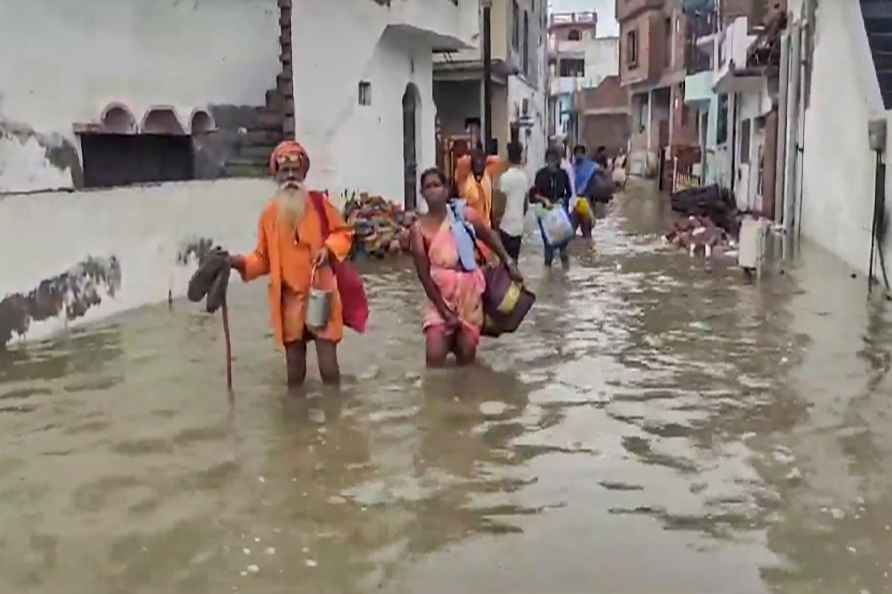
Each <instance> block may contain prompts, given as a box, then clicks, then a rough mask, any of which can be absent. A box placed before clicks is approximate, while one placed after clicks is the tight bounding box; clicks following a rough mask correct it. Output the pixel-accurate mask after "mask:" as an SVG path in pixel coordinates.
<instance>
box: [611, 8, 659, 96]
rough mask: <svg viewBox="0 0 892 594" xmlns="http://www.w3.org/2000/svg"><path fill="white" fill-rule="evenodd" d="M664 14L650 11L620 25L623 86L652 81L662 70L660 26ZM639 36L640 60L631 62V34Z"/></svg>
mask: <svg viewBox="0 0 892 594" xmlns="http://www.w3.org/2000/svg"><path fill="white" fill-rule="evenodd" d="M661 19H662V12H658V11H649V12H644V13H641V14H639V15H638V16H636V17H634V18H632V19H629V20H627V21H624V22H622V23H621V24H620V78H621V81H622V84H623V85H630V84H635V83H641V82H646V81H648V80H651V79H652V78H653V77H654V76H655V75H656V74H657V73H658V72H659V71H660V69H661V68H662V66H663V65H662V64H659V63H658V62H659V60H660V59H661V58H662V55H663V50H662V46H661V43H662V40H663V37H662V34H661V33H660V30H659V29H660V24H659V22H658V21H660V20H661ZM632 31H634V32H636V34H637V36H638V60H637V62H636V63H634V64H632V63H630V62H629V33H630V32H632Z"/></svg>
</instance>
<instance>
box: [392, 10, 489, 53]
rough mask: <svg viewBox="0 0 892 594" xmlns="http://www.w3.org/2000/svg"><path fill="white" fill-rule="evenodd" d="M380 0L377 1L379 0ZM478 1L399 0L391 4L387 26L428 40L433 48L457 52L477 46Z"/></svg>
mask: <svg viewBox="0 0 892 594" xmlns="http://www.w3.org/2000/svg"><path fill="white" fill-rule="evenodd" d="M376 1H378V0H376ZM476 4H477V3H476V2H458V3H456V2H454V1H453V0H408V1H407V0H400V1H399V2H392V3H388V6H387V8H385V10H387V11H388V12H389V15H388V19H387V21H388V26H389V27H390V28H391V29H396V30H399V31H403V32H405V33H407V34H410V35H413V36H420V37H422V38H424V39H426V40H427V41H428V42H430V44H431V45H432V46H433V48H434V51H456V50H461V49H468V48H472V47H475V46H476V42H474V41H473V36H474V34H475V33H477V32H479V15H478V11H477V6H476Z"/></svg>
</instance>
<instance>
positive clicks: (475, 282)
mask: <svg viewBox="0 0 892 594" xmlns="http://www.w3.org/2000/svg"><path fill="white" fill-rule="evenodd" d="M427 256H428V259H429V260H430V264H431V278H432V279H433V281H434V283H435V284H436V285H437V287H438V288H439V289H440V295H442V296H443V301H445V302H446V307H448V308H449V309H450V310H452V311H454V312H455V314H456V315H457V316H458V319H459V320H460V321H461V323H462V327H463V328H462V329H463V330H464V331H465V332H468V333H470V334H471V335H472V336H473V338H474V340H475V341H479V340H480V331H481V329H482V328H483V300H482V295H483V290H484V289H485V288H486V281H485V280H484V277H483V271H482V270H481V269H480V268H477V269H476V270H474V271H473V272H466V271H465V270H464V269H463V268H462V267H461V262H460V260H459V257H458V247H457V246H456V244H455V237H454V236H453V235H452V228H451V227H450V226H449V220H448V219H444V220H443V224H442V225H441V226H440V229H439V231H437V234H436V235H435V236H434V238H433V239H432V240H431V242H430V246H428V249H427ZM445 323H446V322H445V320H443V317H442V316H441V315H440V312H438V311H437V308H436V307H434V305H433V303H430V302H428V304H427V307H426V308H425V313H424V331H425V332H427V331H428V330H431V329H439V330H444V331H445Z"/></svg>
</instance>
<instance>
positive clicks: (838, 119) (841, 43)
mask: <svg viewBox="0 0 892 594" xmlns="http://www.w3.org/2000/svg"><path fill="white" fill-rule="evenodd" d="M816 18H817V30H816V35H815V42H816V45H815V53H814V70H813V73H812V92H811V104H810V107H809V109H808V110H807V111H806V115H805V143H804V149H805V154H804V158H805V166H804V172H803V173H804V175H803V181H804V192H803V196H804V197H803V203H802V219H801V221H800V224H801V225H802V231H803V234H804V235H806V236H808V237H810V238H811V239H813V240H814V241H816V242H817V243H818V244H820V245H822V246H823V247H825V248H826V249H829V250H830V251H832V252H834V253H835V254H837V255H838V256H840V257H842V258H843V259H844V260H845V261H846V262H847V263H849V264H850V265H852V266H853V267H855V268H857V269H860V270H864V271H866V269H867V267H868V260H869V257H870V256H869V253H870V241H871V240H870V226H871V221H872V216H873V201H874V172H875V167H874V163H875V158H874V155H873V153H871V152H870V150H869V146H868V135H867V122H868V120H869V119H871V118H872V117H876V116H878V115H883V113H884V110H883V104H882V97H881V95H880V90H879V84H878V82H877V79H876V73H875V71H874V66H873V59H872V57H871V54H870V48H869V45H868V42H867V35H866V33H865V30H864V22H863V20H862V16H861V11H860V7H859V5H858V2H857V0H838V1H836V2H820V3H819V5H818V11H817V15H816ZM797 201H798V197H797Z"/></svg>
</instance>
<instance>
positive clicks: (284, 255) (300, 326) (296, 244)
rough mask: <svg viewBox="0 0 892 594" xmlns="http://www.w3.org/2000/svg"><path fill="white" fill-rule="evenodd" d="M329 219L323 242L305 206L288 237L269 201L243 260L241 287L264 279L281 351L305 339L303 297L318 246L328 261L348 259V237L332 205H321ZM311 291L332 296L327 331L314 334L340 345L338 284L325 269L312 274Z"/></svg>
mask: <svg viewBox="0 0 892 594" xmlns="http://www.w3.org/2000/svg"><path fill="white" fill-rule="evenodd" d="M325 210H326V213H327V214H328V221H329V229H330V231H331V233H330V235H329V236H328V238H327V239H326V240H325V241H324V242H323V238H322V227H321V225H320V220H319V215H318V214H317V212H316V209H315V208H314V207H313V204H312V202H310V200H309V199H308V200H307V206H306V209H305V211H304V214H303V216H302V217H301V218H300V220H299V221H298V223H297V230H296V232H295V233H293V234H292V233H289V232H288V230H287V229H285V226H284V224H281V223H280V222H279V216H278V215H279V203H278V201H277V200H275V199H273V200H272V201H270V202H269V204H267V205H266V208H264V209H263V213H262V214H261V215H260V223H259V224H258V230H257V247H256V248H255V249H254V251H253V252H251V253H250V254H246V255H245V271H244V274H243V275H242V278H243V279H244V280H245V281H251V280H254V279H256V278H258V277H260V276H263V275H266V274H269V276H270V283H269V309H270V323H271V325H272V328H273V331H274V332H275V336H276V342H277V343H278V344H280V345H284V344H288V343H291V342H294V341H297V340H306V339H307V338H309V337H308V336H306V335H305V332H304V321H305V320H306V306H307V296H308V295H309V291H310V288H311V286H312V279H310V274H311V272H312V269H313V261H314V260H315V258H316V255H317V254H318V253H319V250H320V249H322V246H323V245H325V246H326V247H328V250H329V253H330V255H331V257H333V258H337V259H338V260H339V261H343V260H344V259H345V258H346V257H347V255H348V254H349V253H350V247H351V244H352V242H353V231H352V229H350V228H349V227H348V226H347V225H346V223H344V219H343V217H341V214H340V213H339V212H338V211H337V209H335V208H334V207H333V206H332V205H331V203H329V201H328V200H327V199H326V200H325ZM316 286H318V287H319V288H322V289H326V290H330V291H332V308H331V317H330V318H329V321H328V325H327V326H326V327H325V328H324V329H322V330H320V331H314V332H313V334H312V335H313V336H314V337H316V338H319V339H321V340H326V341H330V342H339V341H340V340H341V338H342V337H343V336H344V320H343V315H342V310H341V299H340V296H339V295H338V291H337V280H336V279H335V275H334V273H333V272H332V271H331V268H329V267H328V266H325V267H322V268H320V269H319V270H318V271H317V282H316Z"/></svg>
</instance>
